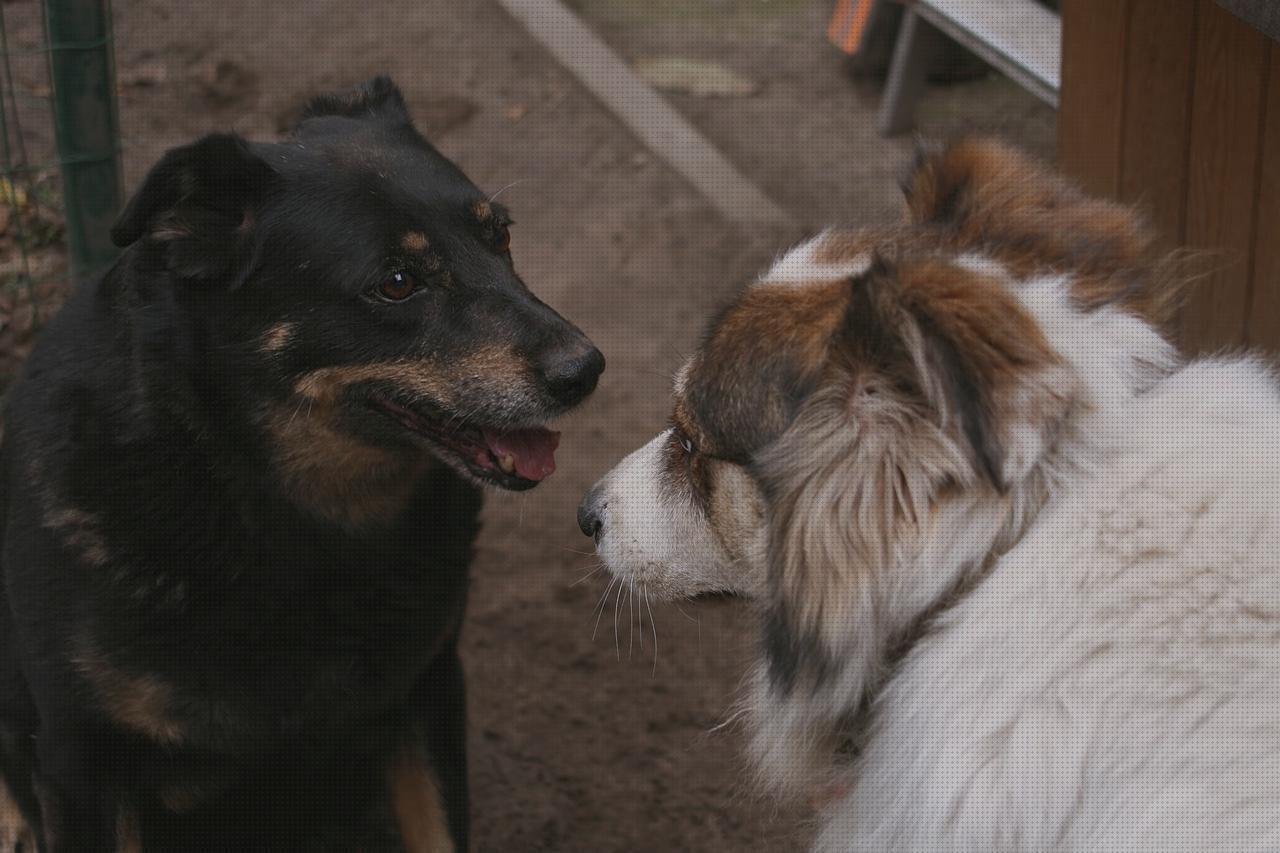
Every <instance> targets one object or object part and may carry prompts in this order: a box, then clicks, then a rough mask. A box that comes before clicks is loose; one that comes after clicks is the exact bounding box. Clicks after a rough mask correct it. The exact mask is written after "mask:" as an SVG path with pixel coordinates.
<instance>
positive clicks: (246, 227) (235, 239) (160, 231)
mask: <svg viewBox="0 0 1280 853" xmlns="http://www.w3.org/2000/svg"><path fill="white" fill-rule="evenodd" d="M275 178H276V174H275V172H274V171H273V170H272V168H271V167H270V166H269V165H268V164H267V163H266V162H265V161H263V160H262V158H261V157H259V156H258V155H257V154H255V153H254V152H253V150H252V149H251V148H250V146H249V144H248V143H247V142H245V141H244V140H243V139H241V138H240V137H238V136H234V135H231V134H220V133H219V134H212V135H210V136H206V137H205V138H203V139H201V140H199V141H197V142H194V143H192V144H190V145H186V146H183V147H182V148H175V149H173V150H172V151H170V152H168V153H167V154H165V155H164V157H163V158H162V159H161V160H160V162H159V163H157V164H156V165H155V166H154V167H152V169H151V171H150V172H149V173H148V174H147V177H146V179H145V180H144V181H143V182H142V187H141V188H140V189H139V190H138V191H137V193H135V194H134V196H133V198H132V199H130V201H129V203H128V204H127V205H125V209H124V212H122V213H121V214H120V218H119V219H118V220H116V224H115V225H114V226H113V227H112V229H111V239H112V241H113V242H114V243H115V244H116V245H117V246H121V247H124V246H129V245H132V244H133V243H136V242H138V241H139V240H141V239H143V238H144V237H145V238H148V239H151V240H156V241H161V242H163V243H165V244H166V246H167V251H168V262H169V268H170V270H172V271H173V272H174V273H176V274H178V275H180V276H183V277H184V278H213V277H217V276H219V275H225V274H228V273H232V272H234V271H236V270H237V269H240V270H243V266H244V262H245V259H246V254H247V253H248V250H249V247H250V246H251V243H252V239H251V238H252V237H253V231H254V224H255V220H256V214H257V211H258V210H259V208H260V206H261V204H262V200H263V198H264V197H265V195H266V193H267V192H268V190H269V188H270V186H271V185H272V183H273V182H274V180H275Z"/></svg>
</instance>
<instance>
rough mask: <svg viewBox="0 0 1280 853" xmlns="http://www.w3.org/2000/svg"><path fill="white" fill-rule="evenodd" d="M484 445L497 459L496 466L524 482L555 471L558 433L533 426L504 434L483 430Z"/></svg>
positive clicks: (558, 442) (540, 477)
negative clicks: (523, 479)
mask: <svg viewBox="0 0 1280 853" xmlns="http://www.w3.org/2000/svg"><path fill="white" fill-rule="evenodd" d="M484 440H485V443H486V444H488V445H489V449H490V450H492V451H493V455H494V457H495V458H497V460H498V467H499V468H501V469H502V470H503V471H506V472H507V473H508V474H510V473H513V472H514V473H516V474H519V475H520V476H521V477H524V478H525V479H526V480H541V479H543V478H544V477H546V476H548V475H549V474H552V473H554V472H555V470H556V448H557V447H559V446H560V433H558V432H556V431H554V430H549V429H541V428H537V427H535V428H534V429H513V430H510V431H507V432H500V431H498V430H493V429H486V430H484Z"/></svg>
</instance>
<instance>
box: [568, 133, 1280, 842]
mask: <svg viewBox="0 0 1280 853" xmlns="http://www.w3.org/2000/svg"><path fill="white" fill-rule="evenodd" d="M905 190H906V199H907V206H908V209H909V217H908V221H907V222H906V223H904V224H903V225H900V226H897V227H893V228H887V229H881V230H875V231H861V232H852V233H847V232H827V233H825V234H823V235H822V236H820V237H818V238H817V239H815V240H813V241H811V242H809V243H806V244H804V245H802V246H800V247H799V248H797V249H795V250H793V251H792V252H790V253H789V254H787V255H786V256H785V257H783V258H782V259H781V260H780V261H779V262H778V263H777V264H776V265H775V266H774V267H773V268H772V269H771V270H770V271H769V272H768V273H766V274H765V275H764V276H763V277H762V278H761V279H760V280H759V281H758V282H757V283H756V284H754V285H753V286H752V287H750V288H749V289H747V290H746V291H745V292H744V293H742V294H741V295H740V296H739V297H738V298H737V299H736V301H735V302H734V303H733V304H732V305H731V306H729V308H728V309H727V310H726V311H724V312H723V313H722V314H721V315H720V316H719V317H717V318H716V319H715V320H714V321H713V322H712V324H711V325H710V327H709V329H708V332H707V334H706V338H705V340H704V342H703V344H702V346H701V348H700V349H699V351H698V352H697V354H696V355H695V356H694V357H693V358H692V359H691V360H690V361H689V362H688V364H686V365H685V366H684V367H683V369H682V370H681V371H680V372H679V374H678V376H677V378H676V382H675V409H674V413H673V415H672V419H671V426H670V428H669V429H667V430H666V431H664V432H662V433H661V434H659V435H658V436H657V437H656V438H654V439H653V440H652V441H651V442H649V443H648V444H647V445H645V446H644V447H642V448H640V449H639V450H637V451H635V452H634V453H633V454H631V455H630V456H629V457H627V458H626V459H625V460H623V462H621V463H620V464H619V465H618V466H617V467H616V468H615V469H614V470H613V471H612V472H610V473H609V474H608V475H607V476H605V477H604V479H602V480H601V481H600V483H599V484H597V485H596V487H595V488H594V489H592V490H591V492H590V493H589V494H588V495H587V496H586V498H585V499H584V501H583V505H582V508H581V510H580V512H579V522H580V524H581V526H582V527H583V529H584V532H587V533H589V534H592V535H594V536H595V539H596V543H597V549H598V552H599V554H600V555H601V557H602V558H603V560H604V562H605V563H606V564H607V566H608V567H609V569H610V570H611V571H612V572H613V573H614V574H615V575H618V576H620V577H622V578H624V579H626V580H632V581H635V582H636V586H637V587H639V586H641V585H643V586H644V587H645V588H647V589H648V590H649V591H650V592H654V593H660V594H664V595H666V596H670V597H679V596H688V595H695V594H698V593H702V592H708V591H716V590H728V591H737V592H743V593H746V594H747V595H749V596H751V597H753V598H754V599H755V600H756V601H757V604H758V607H759V610H760V614H761V619H762V623H763V631H762V660H761V662H760V665H759V667H758V670H757V671H756V672H755V674H754V675H753V676H752V678H751V679H750V687H749V688H748V691H747V694H748V695H747V698H746V700H745V703H744V704H745V717H746V719H747V721H748V725H749V728H750V734H751V738H752V751H753V754H754V758H755V759H756V762H757V765H758V767H759V768H760V771H761V773H760V775H761V777H762V779H763V780H765V781H766V782H767V783H769V784H772V785H774V786H777V787H778V788H779V789H781V790H789V791H792V792H795V793H798V794H801V795H809V796H812V795H813V793H814V792H815V791H822V792H826V794H827V796H826V797H825V798H824V802H825V805H824V807H823V814H824V819H825V825H824V827H823V829H822V830H821V832H820V834H819V838H818V839H817V841H816V845H815V849H816V850H820V851H853V850H858V851H864V850H865V851H908V850H910V851H960V850H964V851H982V853H990V852H991V851H1003V850H1008V851H1049V850H1055V851H1067V850H1070V851H1102V850H1106V851H1118V850H1126V851H1127V850H1150V851H1175V850H1185V851H1206V850H1231V851H1245V850H1257V851H1263V850H1269V851H1276V850H1280V390H1278V387H1277V381H1276V376H1275V374H1273V373H1272V372H1271V371H1270V370H1269V369H1268V368H1267V367H1266V366H1264V364H1263V363H1261V362H1260V361H1259V360H1257V359H1253V358H1245V357H1233V358H1206V359H1200V360H1194V361H1184V360H1182V359H1181V358H1180V357H1179V355H1178V353H1177V352H1176V351H1175V349H1174V348H1173V347H1172V346H1171V345H1170V344H1169V343H1167V342H1166V340H1165V338H1164V337H1162V335H1161V334H1160V333H1159V332H1158V331H1157V329H1156V321H1157V320H1158V319H1159V317H1160V315H1161V314H1162V313H1163V305H1164V303H1165V302H1167V299H1166V297H1167V296H1168V295H1169V294H1171V293H1172V292H1173V291H1174V290H1175V284H1176V282H1175V281H1174V280H1173V279H1174V278H1176V276H1175V275H1174V274H1173V273H1172V271H1173V270H1174V269H1175V268H1176V267H1177V264H1175V263H1170V262H1168V261H1161V260H1159V259H1157V257H1156V255H1155V253H1154V250H1153V249H1152V248H1151V245H1150V244H1151V241H1150V239H1149V237H1148V234H1147V232H1146V230H1145V229H1144V227H1143V225H1142V224H1141V222H1140V221H1139V219H1138V218H1137V216H1136V215H1135V214H1134V213H1133V212H1132V211H1131V210H1129V209H1127V208H1124V207H1122V206H1119V205H1115V204H1112V203H1109V202H1105V201H1100V200H1096V199H1091V198H1088V197H1086V196H1084V195H1083V194H1081V193H1080V192H1078V191H1077V190H1075V189H1073V188H1072V187H1070V186H1069V185H1068V184H1067V183H1066V182H1065V181H1063V180H1062V179H1060V178H1059V177H1057V176H1056V175H1054V174H1052V173H1051V172H1049V171H1048V170H1046V169H1044V168H1042V167H1040V166H1039V165H1037V164H1035V163H1034V162H1032V161H1030V160H1028V159H1027V158H1025V157H1024V156H1022V155H1020V154H1019V153H1017V152H1015V151H1013V150H1011V149H1009V148H1007V147H1005V146H1003V145H1001V144H999V143H996V142H992V141H987V140H966V141H962V142H959V143H956V144H953V145H951V146H949V147H948V148H946V149H945V150H942V151H939V152H936V153H930V154H926V155H924V156H922V157H921V158H920V159H919V161H918V162H917V164H916V166H915V168H914V169H913V172H912V174H911V175H910V177H909V178H908V180H907V181H906V184H905Z"/></svg>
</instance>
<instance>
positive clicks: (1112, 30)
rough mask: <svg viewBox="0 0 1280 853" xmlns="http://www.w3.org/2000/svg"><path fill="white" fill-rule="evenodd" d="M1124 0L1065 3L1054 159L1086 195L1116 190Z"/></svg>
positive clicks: (1120, 144) (1125, 15)
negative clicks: (1058, 160)
mask: <svg viewBox="0 0 1280 853" xmlns="http://www.w3.org/2000/svg"><path fill="white" fill-rule="evenodd" d="M1128 20H1129V0H1065V2H1064V3H1063V8H1062V56H1063V62H1062V75H1061V78H1062V100H1061V108H1060V110H1059V114H1058V153H1059V157H1060V159H1061V161H1062V165H1063V168H1064V169H1066V171H1067V172H1068V173H1069V174H1071V175H1073V176H1074V177H1075V178H1076V179H1077V180H1078V181H1080V182H1081V183H1082V184H1083V185H1084V186H1085V188H1086V189H1088V190H1090V191H1092V192H1096V193H1101V194H1104V195H1107V196H1112V197H1114V196H1115V195H1116V194H1117V193H1118V192H1119V189H1120V158H1121V151H1122V148H1123V128H1124V69H1125V48H1126V40H1127V24H1128Z"/></svg>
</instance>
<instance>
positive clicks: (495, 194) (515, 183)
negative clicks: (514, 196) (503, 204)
mask: <svg viewBox="0 0 1280 853" xmlns="http://www.w3.org/2000/svg"><path fill="white" fill-rule="evenodd" d="M531 180H533V179H532V178H520V179H519V180H515V181H512V182H511V183H509V184H507V185H506V186H505V187H503V188H502V189H500V190H498V191H497V192H496V193H494V194H493V195H491V196H489V201H491V202H492V201H493V200H495V199H496V198H497V197H498V196H500V195H502V194H503V193H504V192H506V191H507V190H509V189H511V188H512V187H517V186H519V185H520V184H527V183H528V182H529V181H531Z"/></svg>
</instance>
